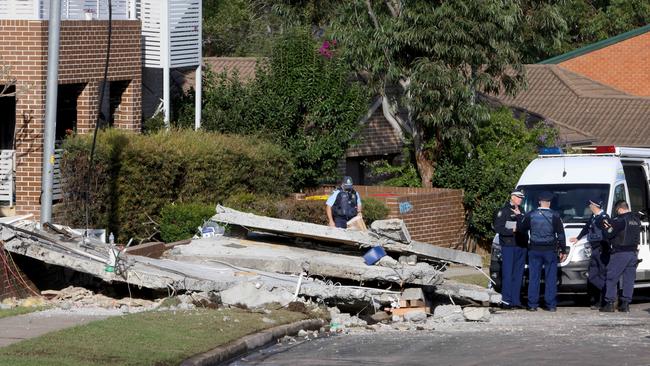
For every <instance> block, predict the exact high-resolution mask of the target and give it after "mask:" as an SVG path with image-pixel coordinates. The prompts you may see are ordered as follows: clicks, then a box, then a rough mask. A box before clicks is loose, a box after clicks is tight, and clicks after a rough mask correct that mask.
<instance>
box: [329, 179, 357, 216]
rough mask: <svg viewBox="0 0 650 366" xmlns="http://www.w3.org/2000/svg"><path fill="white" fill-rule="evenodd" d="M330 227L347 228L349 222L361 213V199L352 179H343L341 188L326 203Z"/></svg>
mask: <svg viewBox="0 0 650 366" xmlns="http://www.w3.org/2000/svg"><path fill="white" fill-rule="evenodd" d="M325 212H326V214H327V220H328V225H329V226H332V227H339V228H343V229H345V228H347V224H348V221H349V220H350V219H352V218H353V217H355V216H357V215H358V214H359V213H361V197H360V196H359V193H357V192H356V191H355V190H354V189H353V188H352V178H351V177H347V176H346V177H343V182H341V186H340V187H339V188H337V189H335V190H334V192H332V194H331V195H330V196H329V198H327V202H325Z"/></svg>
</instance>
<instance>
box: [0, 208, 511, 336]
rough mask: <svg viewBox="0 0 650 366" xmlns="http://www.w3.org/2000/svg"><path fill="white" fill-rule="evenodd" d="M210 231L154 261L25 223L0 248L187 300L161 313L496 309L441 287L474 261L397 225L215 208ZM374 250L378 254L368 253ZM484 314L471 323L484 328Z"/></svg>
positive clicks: (66, 299) (74, 297)
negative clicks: (361, 227) (447, 274)
mask: <svg viewBox="0 0 650 366" xmlns="http://www.w3.org/2000/svg"><path fill="white" fill-rule="evenodd" d="M219 225H226V226H227V227H228V228H229V233H228V234H223V235H222V234H216V233H219V232H220V231H219V230H209V231H207V230H206V232H209V233H211V234H210V235H206V236H207V237H204V238H198V239H195V240H192V241H191V242H189V243H188V244H187V243H183V244H182V245H181V244H179V245H175V246H173V245H169V246H168V247H164V249H163V251H164V254H163V255H162V257H160V258H153V257H146V256H142V255H134V254H131V253H129V252H128V251H122V250H118V249H117V248H116V247H114V246H112V245H109V244H105V243H103V242H101V241H99V240H97V239H94V238H92V237H82V236H81V235H79V233H77V232H75V231H73V230H70V229H69V228H66V227H62V226H55V225H47V226H46V227H44V228H42V229H39V228H37V226H36V225H35V223H33V222H27V221H25V220H23V221H17V222H12V223H2V222H0V240H3V242H4V248H5V249H6V250H7V251H9V252H11V253H14V254H19V255H22V256H26V257H30V258H33V259H35V260H38V261H42V262H44V263H47V264H49V265H55V266H60V267H63V268H65V269H66V270H74V271H78V272H82V273H85V274H90V275H92V276H94V277H96V278H99V279H101V280H103V281H106V282H109V283H111V282H123V283H128V284H131V285H136V286H140V287H145V288H149V289H153V290H159V291H161V290H162V291H166V292H168V293H171V294H180V295H179V296H185V297H187V296H189V298H185V300H183V301H180V303H179V304H174V305H165V306H163V308H169V309H172V308H173V309H186V308H189V309H191V308H193V307H196V306H199V305H197V304H199V303H200V304H203V305H205V304H224V305H230V306H246V307H248V308H251V309H253V308H261V307H264V306H266V305H269V304H277V305H278V306H285V307H286V306H289V307H290V306H291V304H294V303H295V302H297V301H298V302H303V303H307V304H318V303H320V304H322V303H326V304H329V305H335V306H337V307H339V308H343V307H346V306H347V307H356V308H357V309H359V308H367V309H374V310H375V311H374V313H375V314H379V315H376V319H375V320H373V319H368V320H369V321H371V322H375V323H377V324H383V323H385V322H390V321H397V322H406V323H413V324H415V323H421V322H428V321H429V320H427V319H436V315H435V312H436V310H437V309H438V308H437V307H436V308H435V309H434V305H435V304H434V301H433V300H432V299H433V298H434V297H436V296H437V297H441V296H442V297H444V298H447V299H452V298H455V299H457V300H459V301H461V302H463V303H466V304H467V303H469V304H475V305H479V306H481V305H488V304H489V303H499V302H500V295H498V294H496V293H495V292H494V291H492V290H488V289H484V288H480V287H478V286H474V287H472V285H462V284H457V283H453V282H452V281H448V280H445V279H444V278H443V275H442V271H443V270H444V268H445V267H446V266H447V265H448V264H449V263H459V264H463V265H467V266H470V267H475V268H478V267H480V266H481V257H480V256H478V255H476V254H472V253H466V252H462V251H458V250H453V249H448V248H440V247H435V246H432V245H429V244H426V243H420V242H417V241H414V240H412V238H411V237H410V235H409V233H408V230H407V229H406V227H405V225H404V223H403V222H402V221H401V220H382V221H375V222H374V223H373V224H372V225H371V227H370V229H369V230H368V231H353V230H347V229H338V228H331V227H327V226H323V225H316V224H310V223H303V222H297V221H290V220H280V219H274V218H269V217H263V216H257V215H253V214H247V213H242V212H239V211H236V210H232V209H229V208H226V207H222V206H217V213H216V215H215V216H214V217H213V218H212V219H211V221H210V222H209V223H208V226H211V227H216V226H219ZM379 247H381V249H383V250H375V249H377V248H379ZM368 251H372V252H373V253H374V254H377V253H382V254H381V255H379V258H378V261H377V262H376V263H375V264H374V265H368V264H366V263H367V262H364V253H366V252H368ZM161 252H162V251H161ZM198 294H201V295H198ZM44 295H45V296H47V297H49V298H51V299H53V300H56V301H59V302H60V303H65V304H79V305H83V304H85V303H92V302H94V303H99V304H104V305H106V306H118V307H119V306H122V305H125V304H124V303H123V302H121V301H122V300H119V301H118V300H115V299H110V298H104V297H102V296H103V295H96V294H95V295H91V294H89V293H87V292H85V291H84V290H82V289H75V288H69V289H64V290H61V291H59V292H46V293H44ZM197 296H199V297H203V303H201V302H200V301H199V302H197V299H196V297H197ZM182 304H185V305H182ZM127 305H128V306H148V304H140V305H137V304H136V305H134V304H127ZM66 306H67V305H66ZM382 313H383V314H385V315H381V314H382ZM483 315H485V314H483ZM483 315H481V316H480V314H474V313H472V314H470V317H473V318H477V319H478V318H480V319H484V318H485V316H483ZM461 316H463V315H462V311H461ZM332 318H333V319H334V320H335V321H334V322H333V323H332V325H334V327H335V328H336V327H337V326H339V327H342V328H344V327H349V326H367V324H366V322H367V321H368V320H366V319H363V320H362V319H360V318H357V317H355V316H352V315H350V314H346V313H339V314H337V315H336V317H334V316H333V317H332ZM438 318H440V317H438ZM468 319H469V318H468Z"/></svg>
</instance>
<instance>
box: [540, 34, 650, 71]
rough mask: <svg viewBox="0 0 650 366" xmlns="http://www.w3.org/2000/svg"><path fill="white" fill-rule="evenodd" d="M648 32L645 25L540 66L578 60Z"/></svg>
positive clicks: (549, 60)
mask: <svg viewBox="0 0 650 366" xmlns="http://www.w3.org/2000/svg"><path fill="white" fill-rule="evenodd" d="M647 32H650V24H648V25H645V26H643V27H640V28H636V29H633V30H631V31H629V32H625V33H622V34H619V35H617V36H614V37H611V38H607V39H604V40H602V41H599V42H596V43H592V44H590V45H587V46H584V47H581V48H578V49H577V50H573V51H570V52H567V53H564V54H561V55H559V56H555V57H551V58H549V59H546V60H544V61H541V62H540V64H559V63H561V62H564V61H567V60H570V59H572V58H576V57H579V56H582V55H585V54H587V53H589V52H593V51H597V50H599V49H601V48H605V47H608V46H611V45H613V44H616V43H619V42H623V41H625V40H627V39H630V38H632V37H636V36H638V35H641V34H644V33H647Z"/></svg>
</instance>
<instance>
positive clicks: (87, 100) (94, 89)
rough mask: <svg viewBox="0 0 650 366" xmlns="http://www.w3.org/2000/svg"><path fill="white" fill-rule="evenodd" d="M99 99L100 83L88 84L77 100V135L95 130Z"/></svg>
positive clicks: (92, 82)
mask: <svg viewBox="0 0 650 366" xmlns="http://www.w3.org/2000/svg"><path fill="white" fill-rule="evenodd" d="M98 98H99V82H97V81H91V82H88V83H86V87H85V88H84V90H83V91H82V92H81V94H80V95H79V99H77V133H89V132H92V130H93V128H95V123H96V121H97V100H98Z"/></svg>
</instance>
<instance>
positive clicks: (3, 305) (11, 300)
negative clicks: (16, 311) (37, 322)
mask: <svg viewBox="0 0 650 366" xmlns="http://www.w3.org/2000/svg"><path fill="white" fill-rule="evenodd" d="M46 305H47V302H46V301H45V300H44V299H43V298H41V297H37V296H30V297H27V298H24V299H17V298H15V297H8V298H6V299H3V300H2V302H0V310H7V309H13V308H16V307H19V306H21V307H25V308H38V307H44V306H46Z"/></svg>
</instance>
